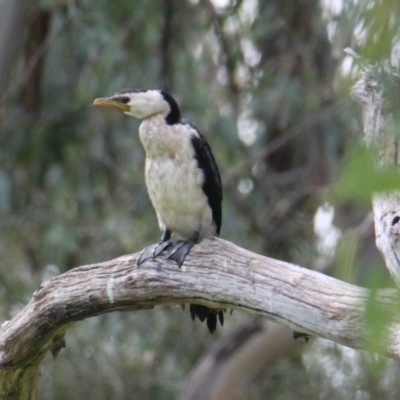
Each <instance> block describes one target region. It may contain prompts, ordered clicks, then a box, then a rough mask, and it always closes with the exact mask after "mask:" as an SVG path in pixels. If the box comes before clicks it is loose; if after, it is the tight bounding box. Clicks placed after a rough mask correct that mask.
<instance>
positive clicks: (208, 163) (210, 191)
mask: <svg viewBox="0 0 400 400" xmlns="http://www.w3.org/2000/svg"><path fill="white" fill-rule="evenodd" d="M182 122H183V123H185V124H190V123H189V122H187V121H182ZM190 125H191V127H192V128H193V129H195V130H196V131H197V132H198V136H196V135H192V137H191V140H192V145H193V148H194V153H195V157H196V160H197V164H198V166H199V168H200V169H201V170H202V171H203V172H204V182H203V191H204V193H205V195H206V196H207V199H208V204H209V205H210V207H211V211H212V216H213V220H214V223H215V226H216V228H217V234H218V235H219V232H220V230H221V223H222V184H221V177H220V174H219V170H218V166H217V163H216V162H215V159H214V156H213V154H212V152H211V148H210V146H209V145H208V143H207V141H206V139H205V138H204V136H203V135H202V134H201V133H200V132H199V131H198V130H197V129H196V128H195V127H194V126H193V125H192V124H190Z"/></svg>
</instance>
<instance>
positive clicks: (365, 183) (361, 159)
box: [331, 147, 400, 206]
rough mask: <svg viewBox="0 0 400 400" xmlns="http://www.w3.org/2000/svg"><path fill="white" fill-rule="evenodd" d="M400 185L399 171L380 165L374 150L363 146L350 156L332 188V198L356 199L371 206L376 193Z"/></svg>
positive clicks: (341, 199) (338, 199)
mask: <svg viewBox="0 0 400 400" xmlns="http://www.w3.org/2000/svg"><path fill="white" fill-rule="evenodd" d="M399 186H400V175H399V172H398V171H397V170H396V169H386V170H384V169H382V168H381V167H379V166H378V165H377V161H376V155H375V154H374V151H373V150H371V151H370V150H367V149H366V148H364V147H363V148H359V149H357V150H356V151H354V152H352V154H351V155H350V156H348V159H347V160H346V162H344V165H343V169H342V172H341V174H340V175H339V178H338V179H337V180H336V182H335V184H334V185H333V186H332V189H331V190H332V198H333V199H335V200H337V201H354V202H357V204H359V205H362V206H369V204H370V203H371V197H372V196H373V194H374V193H379V192H386V191H390V190H394V189H398V188H399Z"/></svg>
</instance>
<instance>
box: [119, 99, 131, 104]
mask: <svg viewBox="0 0 400 400" xmlns="http://www.w3.org/2000/svg"><path fill="white" fill-rule="evenodd" d="M129 100H130V99H129V97H120V99H119V101H120V102H121V103H124V104H128V103H129Z"/></svg>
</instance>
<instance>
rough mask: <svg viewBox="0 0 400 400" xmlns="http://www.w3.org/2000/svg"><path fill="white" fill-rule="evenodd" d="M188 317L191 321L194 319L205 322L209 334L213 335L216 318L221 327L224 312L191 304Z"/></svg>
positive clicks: (215, 327)
mask: <svg viewBox="0 0 400 400" xmlns="http://www.w3.org/2000/svg"><path fill="white" fill-rule="evenodd" d="M190 315H191V317H192V320H193V321H194V320H195V319H196V317H197V318H198V319H199V320H200V321H201V322H203V321H205V320H207V327H208V330H209V331H210V332H211V333H213V332H214V331H215V330H216V329H217V316H218V319H219V322H220V324H221V326H222V325H224V312H223V311H222V310H214V309H212V308H208V307H206V306H199V305H198V304H191V305H190Z"/></svg>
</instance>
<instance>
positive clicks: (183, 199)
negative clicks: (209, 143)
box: [139, 116, 215, 239]
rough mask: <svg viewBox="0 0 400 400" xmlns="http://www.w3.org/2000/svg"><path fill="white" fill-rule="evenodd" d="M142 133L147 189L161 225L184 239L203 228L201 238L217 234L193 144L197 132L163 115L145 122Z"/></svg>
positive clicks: (140, 131) (141, 128)
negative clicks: (170, 121)
mask: <svg viewBox="0 0 400 400" xmlns="http://www.w3.org/2000/svg"><path fill="white" fill-rule="evenodd" d="M160 117H161V118H160ZM139 134H140V138H141V141H142V143H143V146H144V148H145V150H146V185H147V190H148V192H149V195H150V199H151V201H152V203H153V206H154V208H155V210H156V212H157V216H158V222H159V225H160V228H161V229H162V230H164V229H165V228H168V229H170V230H171V231H172V232H173V233H174V234H175V235H176V236H178V237H179V238H181V239H188V238H190V237H191V236H192V235H193V234H194V232H195V231H196V230H197V229H199V228H200V229H201V234H200V237H201V238H203V237H207V236H211V235H214V234H215V227H214V225H213V223H212V212H211V208H210V206H209V204H208V200H207V197H206V195H205V194H204V192H203V190H202V183H203V174H202V171H201V170H200V169H199V168H198V166H197V161H196V159H195V158H194V151H193V147H192V145H191V135H193V134H196V135H197V132H196V131H195V130H194V129H193V128H190V126H188V125H181V124H176V125H166V124H165V121H164V118H163V117H162V116H155V117H152V118H148V119H147V120H144V121H143V123H142V124H141V126H140V129H139Z"/></svg>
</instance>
